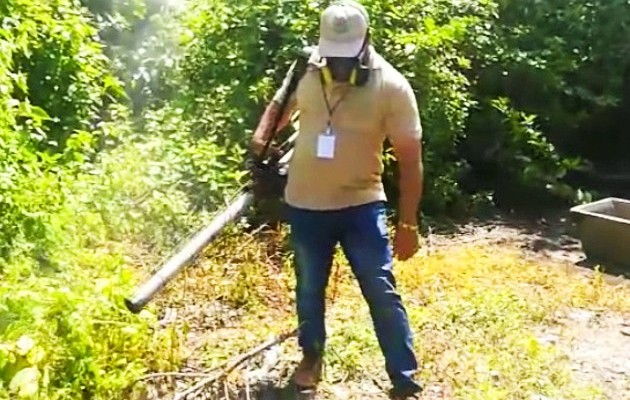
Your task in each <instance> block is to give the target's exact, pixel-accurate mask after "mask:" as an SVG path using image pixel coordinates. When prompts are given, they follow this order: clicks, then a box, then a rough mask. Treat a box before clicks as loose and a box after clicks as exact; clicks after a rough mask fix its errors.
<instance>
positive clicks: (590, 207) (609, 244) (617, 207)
mask: <svg viewBox="0 0 630 400" xmlns="http://www.w3.org/2000/svg"><path fill="white" fill-rule="evenodd" d="M571 216H572V218H573V221H574V222H575V225H576V234H577V237H578V238H579V239H580V241H581V242H582V250H583V251H584V253H585V254H586V256H587V257H588V258H589V259H591V260H593V261H597V262H601V263H602V264H609V265H612V266H616V267H621V268H623V269H627V268H630V200H626V199H621V198H617V197H608V198H605V199H602V200H598V201H595V202H592V203H588V204H583V205H579V206H575V207H573V208H571Z"/></svg>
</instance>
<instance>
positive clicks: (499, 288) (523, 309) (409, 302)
mask: <svg viewBox="0 0 630 400" xmlns="http://www.w3.org/2000/svg"><path fill="white" fill-rule="evenodd" d="M276 240H278V239H276ZM244 242H245V241H244V240H243V239H234V238H231V239H226V241H225V242H223V243H222V244H221V245H217V246H219V247H217V248H216V249H214V250H212V251H213V253H212V255H213V257H212V261H210V259H208V260H206V261H203V262H202V263H200V264H199V266H198V267H196V268H195V269H191V270H190V271H189V272H187V274H188V275H187V277H186V278H185V279H182V280H180V281H179V282H178V283H176V284H175V285H174V286H173V287H172V288H170V289H169V293H168V294H167V295H165V298H164V299H163V301H164V302H165V304H170V305H173V304H175V303H174V302H173V301H172V299H171V300H167V298H168V297H170V296H173V298H179V300H178V301H177V302H176V303H177V304H179V306H181V307H182V308H184V310H185V308H186V304H188V307H192V305H193V304H195V307H202V308H203V304H199V303H196V302H197V301H198V300H200V301H202V302H204V301H205V302H210V301H215V300H216V299H218V298H220V299H221V301H224V302H227V303H229V304H231V305H232V307H237V309H238V310H239V311H238V317H235V318H233V319H231V320H230V321H231V322H228V323H226V325H225V326H223V327H218V328H216V329H212V330H206V331H204V330H197V331H196V335H197V336H196V337H197V340H202V341H203V343H204V345H203V346H202V347H201V348H202V349H203V350H202V351H200V352H199V353H198V354H196V357H198V358H201V360H202V361H201V363H202V365H203V366H204V367H206V368H214V367H216V366H218V365H220V364H221V363H223V362H225V361H226V360H228V359H230V358H232V357H234V356H236V355H237V354H241V353H243V352H244V351H245V350H247V349H248V348H251V347H254V346H255V345H256V344H258V343H260V342H261V341H263V340H265V339H267V338H268V337H269V336H270V335H274V334H279V333H282V332H287V331H290V330H291V329H293V328H294V327H295V326H296V325H295V324H296V320H295V318H294V294H293V279H294V276H293V272H292V269H291V262H292V260H291V256H290V253H289V254H285V258H284V260H283V261H282V262H277V261H276V262H275V264H274V263H272V262H270V261H269V257H270V253H271V254H272V255H273V254H274V251H273V250H270V249H269V248H267V247H266V245H263V244H261V243H252V244H250V245H247V244H245V245H243V243H244ZM239 243H240V244H241V245H239ZM223 245H226V246H228V248H230V247H231V246H235V245H239V247H238V248H239V254H238V256H236V257H234V256H232V255H230V253H229V252H228V251H224V252H223V253H222V252H221V251H220V250H219V249H220V248H221V246H223ZM272 247H273V246H272ZM396 276H397V279H398V282H399V288H400V291H401V293H402V295H403V297H404V301H405V304H406V306H407V309H408V312H409V317H410V321H411V324H412V328H413V331H414V334H415V346H416V348H415V349H416V352H417V355H418V358H419V361H420V365H421V369H420V371H419V378H420V379H421V380H423V381H424V382H427V383H431V384H438V385H441V386H442V387H444V388H445V390H447V392H449V393H451V395H452V396H453V397H452V398H453V399H466V400H470V399H530V398H532V397H533V396H547V397H549V398H570V399H577V400H579V399H584V400H587V399H588V400H592V399H598V398H603V396H601V395H600V393H601V392H600V389H599V388H598V387H595V386H593V385H586V384H583V383H580V382H578V381H575V380H573V379H572V377H571V373H570V372H571V370H570V365H569V363H568V359H567V355H566V354H564V352H563V349H562V348H560V347H557V346H556V345H553V344H547V343H545V342H544V341H542V340H539V337H538V336H537V332H538V329H539V328H541V327H544V326H548V325H552V324H553V323H554V322H553V321H554V318H555V316H556V315H557V313H561V312H563V311H566V310H568V309H571V308H576V307H577V308H581V307H583V308H591V309H606V310H609V311H620V312H630V288H628V287H627V286H626V287H623V286H619V287H610V286H608V285H607V284H605V283H604V281H603V280H602V279H601V276H600V275H599V274H594V275H593V276H592V277H587V276H585V275H580V274H576V273H575V272H574V271H572V270H569V269H568V268H567V267H566V266H564V265H555V264H552V263H548V264H541V263H540V262H535V261H531V260H527V259H525V258H524V257H523V256H522V254H521V253H519V251H518V250H517V249H515V248H511V247H509V246H474V245H470V246H463V245H456V246H452V247H448V248H443V249H439V250H438V251H437V252H435V253H433V254H430V255H429V254H427V252H426V249H424V250H422V251H421V254H420V255H419V256H418V257H416V258H415V259H413V260H412V261H409V262H405V263H398V264H397V265H396ZM184 287H185V289H184ZM184 291H185V293H186V299H187V300H186V302H181V301H180V300H182V298H181V296H182V293H183V292H184ZM327 293H328V294H327V296H328V301H327V327H328V328H327V329H328V334H329V338H328V350H327V354H326V368H325V379H324V383H323V387H324V391H325V392H329V393H332V397H330V398H335V395H334V393H338V391H339V388H340V387H343V386H344V385H347V386H350V387H354V388H358V389H357V390H361V385H365V386H366V387H372V388H373V387H374V384H375V383H377V384H378V385H379V386H381V387H387V385H388V383H387V379H386V375H385V373H384V362H383V359H382V356H381V353H380V349H379V347H378V344H377V341H376V338H375V336H374V333H373V329H372V324H371V320H370V317H369V313H368V309H367V306H366V304H365V302H364V301H363V299H362V297H361V293H360V289H359V287H358V285H357V284H356V282H355V280H354V278H353V276H352V275H351V273H350V272H349V267H348V266H347V263H346V261H345V259H344V257H343V256H342V253H341V252H340V253H338V255H337V258H336V262H335V265H334V267H333V273H332V275H331V278H330V281H329V289H328V292H327ZM197 296H203V297H202V298H203V299H205V300H202V299H197ZM183 312H184V313H185V311H183ZM184 315H186V314H184ZM214 317H217V318H218V317H219V315H214ZM193 330H194V329H193ZM288 347H289V348H290V351H289V353H288V355H287V357H288V358H289V359H292V360H294V361H297V359H299V352H298V349H297V347H296V343H291V344H289V345H288ZM291 354H292V355H291ZM339 384H341V386H340V385H339ZM354 396H356V397H352V395H350V397H349V398H356V399H359V398H362V397H361V396H362V395H361V394H360V393H355V394H354ZM598 396H600V397H598ZM326 398H328V397H326Z"/></svg>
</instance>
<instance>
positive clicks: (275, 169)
mask: <svg viewBox="0 0 630 400" xmlns="http://www.w3.org/2000/svg"><path fill="white" fill-rule="evenodd" d="M247 169H248V170H249V172H250V177H251V182H250V190H251V191H252V193H253V194H254V196H255V197H256V198H257V199H258V200H262V199H277V198H279V197H282V196H283V195H284V188H285V186H286V184H287V177H286V175H284V174H281V173H280V170H279V166H278V164H277V162H275V161H273V162H269V163H263V162H261V161H258V160H257V159H254V158H251V157H250V158H249V159H248V160H247Z"/></svg>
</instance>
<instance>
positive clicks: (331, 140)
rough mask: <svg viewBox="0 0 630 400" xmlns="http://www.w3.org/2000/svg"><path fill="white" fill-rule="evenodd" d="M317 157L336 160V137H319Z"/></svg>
mask: <svg viewBox="0 0 630 400" xmlns="http://www.w3.org/2000/svg"><path fill="white" fill-rule="evenodd" d="M317 157H318V158H327V159H333V158H335V135H325V134H321V135H319V136H318V137H317Z"/></svg>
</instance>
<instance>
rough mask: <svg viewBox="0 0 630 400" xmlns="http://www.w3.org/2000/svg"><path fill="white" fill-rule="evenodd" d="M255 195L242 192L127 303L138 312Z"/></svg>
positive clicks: (251, 200) (247, 204)
mask: <svg viewBox="0 0 630 400" xmlns="http://www.w3.org/2000/svg"><path fill="white" fill-rule="evenodd" d="M253 200H254V195H253V194H251V193H248V192H245V193H243V194H241V195H240V196H239V197H238V198H237V199H236V200H235V201H234V202H232V204H230V205H229V206H228V207H227V208H226V209H225V210H223V212H222V213H221V214H219V216H217V217H216V218H215V219H214V220H212V222H210V224H209V225H208V226H206V227H205V228H204V229H202V230H201V231H200V232H199V233H197V234H196V235H195V236H194V237H193V239H192V240H191V241H190V242H188V243H187V244H186V246H184V248H182V249H181V250H180V251H179V252H178V253H177V254H175V255H174V256H173V257H171V258H170V259H169V260H168V261H167V262H166V263H165V264H164V266H163V267H162V268H161V269H160V270H159V271H158V272H157V273H156V274H155V275H153V276H152V277H151V278H150V279H149V280H148V281H147V282H145V283H144V284H143V285H142V286H140V288H139V289H138V290H137V291H136V293H135V295H134V296H133V297H132V298H131V299H125V305H126V306H127V308H128V309H129V310H130V311H131V312H133V313H138V312H140V311H141V310H142V308H143V307H144V306H145V305H146V304H147V303H148V302H149V301H151V299H152V298H153V297H154V296H155V294H156V293H158V292H159V291H160V290H162V288H164V286H166V284H167V283H168V282H169V281H170V280H171V279H173V277H174V276H175V275H177V273H179V271H180V270H181V269H182V268H184V267H185V266H186V265H187V264H189V263H190V262H191V261H192V260H193V259H194V258H195V257H196V255H197V254H199V253H200V252H201V251H202V250H203V249H204V248H205V247H206V246H207V245H208V244H209V243H210V242H212V240H213V239H214V238H215V237H216V236H217V235H218V234H219V233H220V232H221V230H223V228H224V227H225V226H226V225H227V224H229V223H230V222H232V221H233V220H234V219H235V218H237V217H238V216H240V215H241V214H242V213H243V212H244V211H245V210H246V209H247V207H249V205H250V204H251V203H252V202H253Z"/></svg>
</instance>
